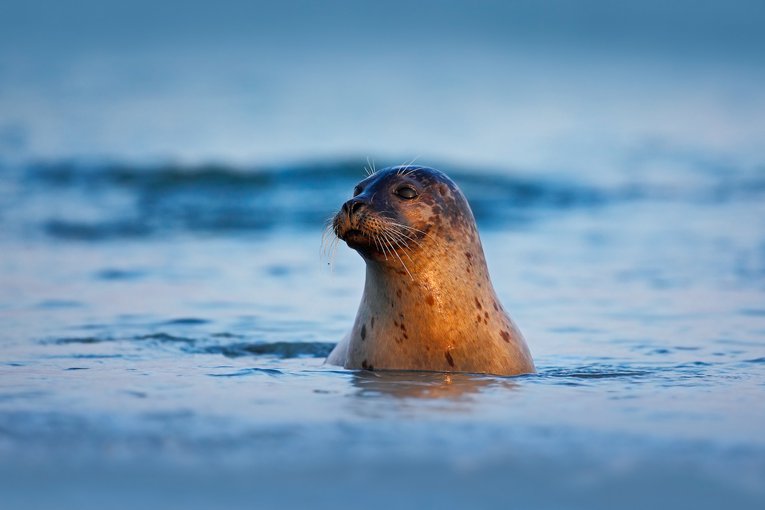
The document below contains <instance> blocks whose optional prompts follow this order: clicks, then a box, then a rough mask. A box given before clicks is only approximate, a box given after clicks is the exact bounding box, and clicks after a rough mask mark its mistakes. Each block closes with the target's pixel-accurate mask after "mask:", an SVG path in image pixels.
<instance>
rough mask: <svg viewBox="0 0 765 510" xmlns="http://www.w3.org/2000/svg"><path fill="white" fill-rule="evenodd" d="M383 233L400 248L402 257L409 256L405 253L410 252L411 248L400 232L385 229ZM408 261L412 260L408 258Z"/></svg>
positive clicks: (389, 228)
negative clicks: (402, 251)
mask: <svg viewBox="0 0 765 510" xmlns="http://www.w3.org/2000/svg"><path fill="white" fill-rule="evenodd" d="M385 232H386V233H387V234H388V235H390V237H391V238H393V240H394V241H395V242H396V244H397V245H398V246H400V247H401V248H402V249H403V250H404V255H406V256H407V257H409V254H408V253H407V252H406V250H410V251H411V249H412V248H411V247H410V246H409V243H408V242H407V240H408V238H407V237H405V236H404V234H403V233H402V232H399V231H398V230H396V229H394V228H391V227H386V228H385ZM409 260H412V258H411V257H409Z"/></svg>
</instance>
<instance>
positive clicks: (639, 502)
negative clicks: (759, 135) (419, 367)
mask: <svg viewBox="0 0 765 510" xmlns="http://www.w3.org/2000/svg"><path fill="white" fill-rule="evenodd" d="M362 167H363V163H362V162H361V161H346V162H340V163H334V164H333V163H327V162H324V163H322V164H303V165H291V166H284V167H262V168H253V167H232V166H228V167H226V166H209V167H184V166H165V165H159V166H140V165H138V166H135V165H133V166H131V165H130V164H122V165H115V164H95V163H93V164H85V163H77V162H62V163H46V164H36V165H25V166H22V167H13V168H11V167H7V168H6V169H5V170H4V172H5V173H4V176H5V177H4V179H3V200H2V207H1V208H0V218H2V222H3V223H2V225H3V228H2V236H1V237H0V243H1V244H2V257H0V275H1V277H2V282H3V283H2V291H1V294H0V315H1V316H2V323H3V328H2V332H1V333H0V377H1V378H2V379H0V381H1V382H0V451H1V452H2V456H0V470H2V472H3V477H2V480H3V481H2V490H3V493H4V498H5V499H6V500H7V501H11V502H12V504H11V506H10V508H23V507H35V506H36V505H53V506H55V505H54V503H60V504H63V505H64V506H67V505H68V506H69V507H71V508H75V507H78V508H79V507H81V505H85V506H87V507H92V508H99V507H102V506H110V507H125V508H128V507H135V506H137V505H146V504H159V505H160V506H162V505H177V506H178V507H185V508H196V507H199V508H203V507H209V506H211V505H213V503H214V505H213V506H215V505H218V504H226V505H229V506H235V507H246V506H248V505H249V504H250V502H260V503H261V504H263V505H266V506H280V505H281V506H301V505H305V504H310V505H311V506H318V507H327V508H332V507H335V506H336V505H337V504H339V502H343V501H353V500H361V501H364V503H365V504H366V505H367V506H372V507H388V506H390V505H391V504H395V505H403V506H410V507H412V506H419V505H435V504H438V505H440V506H447V507H451V506H455V507H456V506H462V505H470V504H472V503H474V502H479V504H481V505H505V504H506V503H507V502H508V501H510V500H512V501H519V502H521V503H523V504H524V505H532V506H535V507H540V508H559V507H560V506H561V505H563V504H565V506H567V507H577V508H579V507H581V508H584V507H587V506H590V507H593V506H594V507H597V508H609V507H611V506H612V505H617V504H618V505H619V506H621V507H626V508H645V507H646V506H649V505H654V504H658V505H659V506H664V505H666V503H667V501H676V502H677V503H678V504H679V505H680V506H682V507H685V506H693V507H696V508H719V507H720V506H721V505H725V506H728V505H733V506H736V507H738V508H755V507H758V506H759V505H760V504H761V503H762V502H763V501H764V500H765V499H763V498H765V484H764V483H763V482H764V481H765V480H764V479H763V476H764V474H765V440H763V435H762V430H763V425H765V406H763V405H762V402H763V396H764V395H765V231H764V230H763V229H762V222H761V220H760V218H763V217H765V200H764V198H765V175H763V174H762V172H761V171H760V170H757V169H755V170H752V171H743V170H742V171H741V172H740V173H738V174H736V175H733V176H732V175H731V174H729V173H726V174H723V175H719V176H714V175H712V176H710V175H708V174H705V175H704V176H703V178H699V179H697V180H695V181H689V182H686V183H685V184H684V185H675V186H657V185H655V184H650V183H641V182H632V183H627V184H622V185H612V186H603V185H602V184H600V183H598V182H597V181H594V182H588V181H587V180H586V179H580V180H579V181H578V182H567V181H566V180H565V179H563V178H560V179H557V180H550V179H546V178H540V179H536V180H535V179H532V178H529V177H523V176H517V175H515V174H514V173H513V172H511V171H505V172H504V173H500V172H498V171H497V170H496V169H489V170H481V169H475V168H470V169H467V168H460V167H457V166H454V167H452V168H450V173H451V174H452V175H453V177H454V178H455V180H456V181H457V182H458V183H459V184H460V185H461V186H462V187H463V188H464V190H465V192H466V194H467V195H468V198H469V200H470V201H471V203H472V204H473V207H474V209H475V212H476V216H477V218H478V221H479V226H480V227H481V233H482V237H483V241H484V245H485V249H486V252H487V257H488V262H489V266H490V269H491V274H492V277H493V280H494V283H495V287H496V288H497V290H498V293H499V294H500V296H501V298H502V299H503V302H504V303H505V305H506V307H507V308H508V310H510V312H511V314H512V315H513V317H514V318H515V320H516V321H517V322H518V324H519V326H520V327H521V328H522V330H523V331H524V333H525V335H526V337H527V339H528V342H529V345H530V347H531V349H532V352H533V354H534V356H535V359H536V363H537V366H538V368H539V373H538V374H536V375H529V376H522V377H515V378H502V377H490V376H471V375H458V374H453V375H446V374H427V373H382V372H374V373H369V372H355V371H348V370H343V369H339V368H337V367H330V366H325V365H324V364H323V357H324V356H325V355H326V354H327V353H328V352H329V350H330V349H331V347H332V345H333V343H334V342H336V341H337V340H338V339H339V338H340V337H341V336H342V335H343V333H344V332H345V331H346V330H347V329H348V328H349V326H350V325H351V323H352V320H353V317H354V315H355V310H356V306H357V304H358V300H359V297H360V294H361V289H362V285H363V265H362V262H361V260H360V258H359V257H358V256H357V255H356V254H355V253H353V252H351V251H350V250H348V249H347V248H343V247H341V249H339V250H338V253H337V255H336V256H335V257H334V258H332V259H328V258H326V257H325V258H322V257H321V255H320V232H321V225H322V221H323V219H324V218H325V217H326V216H327V215H328V214H330V213H331V212H332V211H333V209H334V208H335V207H337V205H338V204H340V203H341V201H342V199H343V197H345V196H347V195H348V193H349V191H348V190H350V189H351V188H352V185H353V184H354V182H355V181H356V180H358V179H359V178H360V177H361V175H363V171H362ZM41 484H44V486H45V487H46V490H45V491H44V492H40V491H38V490H36V489H35V488H36V487H39V486H40V485H41ZM157 502H160V503H157Z"/></svg>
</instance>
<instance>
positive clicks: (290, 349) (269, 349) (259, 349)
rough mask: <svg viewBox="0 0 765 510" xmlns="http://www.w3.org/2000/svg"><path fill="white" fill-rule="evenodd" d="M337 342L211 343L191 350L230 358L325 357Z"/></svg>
mask: <svg viewBox="0 0 765 510" xmlns="http://www.w3.org/2000/svg"><path fill="white" fill-rule="evenodd" d="M335 345H336V344H334V343H330V342H270V343H246V342H242V343H235V344H229V345H210V346H205V347H201V348H199V349H194V350H192V351H191V352H195V353H204V354H222V355H224V356H226V357H229V358H238V357H241V356H253V355H254V356H276V357H278V358H283V359H286V358H303V357H305V358H325V357H327V356H328V355H329V353H330V352H332V349H333V348H334V347H335Z"/></svg>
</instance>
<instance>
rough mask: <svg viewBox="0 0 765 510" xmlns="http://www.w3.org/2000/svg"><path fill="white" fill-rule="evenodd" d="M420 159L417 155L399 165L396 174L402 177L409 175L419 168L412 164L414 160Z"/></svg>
mask: <svg viewBox="0 0 765 510" xmlns="http://www.w3.org/2000/svg"><path fill="white" fill-rule="evenodd" d="M418 159H420V156H416V157H415V158H414V159H413V160H411V161H410V162H409V163H404V164H403V165H399V168H398V171H397V172H396V174H397V175H400V176H402V177H406V176H407V175H409V174H411V173H412V172H414V171H415V170H417V169H416V168H413V167H412V165H414V162H415V161H417V160H418Z"/></svg>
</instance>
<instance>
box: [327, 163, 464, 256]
mask: <svg viewBox="0 0 765 510" xmlns="http://www.w3.org/2000/svg"><path fill="white" fill-rule="evenodd" d="M466 213H467V215H469V216H470V218H469V223H470V224H471V225H472V223H473V221H472V214H471V213H470V209H469V207H468V206H467V202H466V201H465V199H464V197H463V196H462V193H461V192H460V191H459V189H458V188H457V186H456V185H455V184H454V183H453V182H452V181H451V179H449V178H448V177H447V176H446V175H444V174H443V173H441V172H439V171H438V170H435V169H432V168H427V167H420V166H399V167H390V168H385V169H383V170H380V171H378V172H376V173H374V174H372V175H370V176H369V177H367V178H366V179H364V180H363V181H361V182H360V183H358V184H357V185H356V187H355V188H354V190H353V198H351V199H350V200H348V201H347V202H346V203H344V204H343V206H342V207H341V209H340V211H338V212H337V214H336V215H335V217H334V219H333V222H332V227H333V229H334V231H335V234H337V236H338V237H339V238H340V239H342V240H343V241H345V242H346V243H347V244H348V246H350V247H351V248H353V249H354V250H356V251H358V252H359V253H360V254H361V255H362V256H363V257H365V258H372V259H376V260H380V259H388V257H389V256H391V257H392V256H400V254H401V253H403V252H406V255H407V256H409V255H410V254H412V253H414V252H415V251H417V250H418V248H419V247H421V246H422V243H423V240H424V238H425V237H426V236H435V237H439V236H440V230H441V227H442V225H443V224H444V223H445V222H447V223H451V224H453V223H455V222H460V223H464V221H463V220H464V219H467V218H465V216H466Z"/></svg>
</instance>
